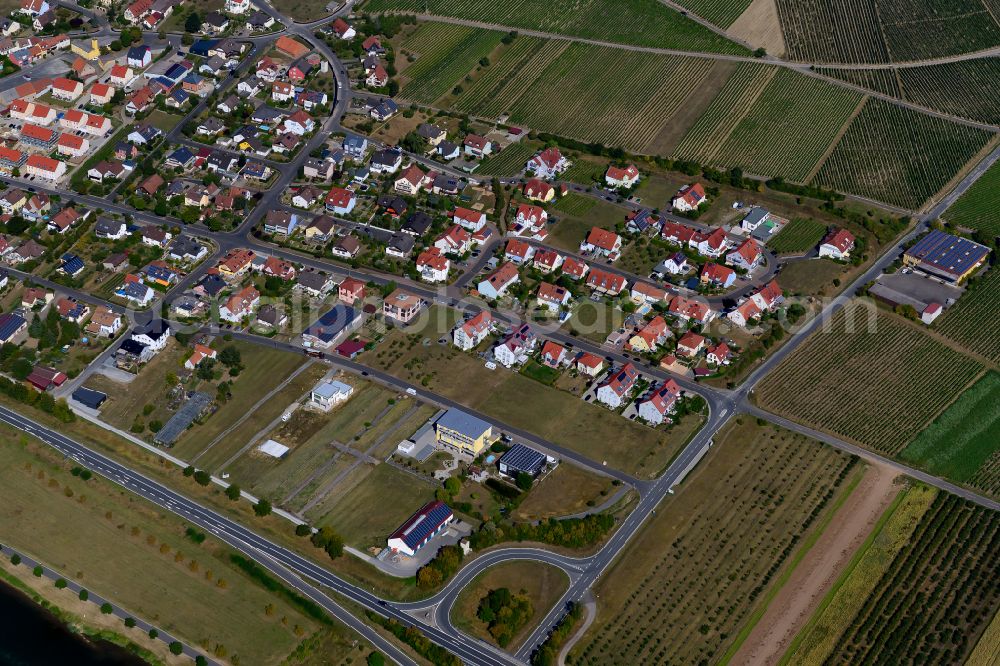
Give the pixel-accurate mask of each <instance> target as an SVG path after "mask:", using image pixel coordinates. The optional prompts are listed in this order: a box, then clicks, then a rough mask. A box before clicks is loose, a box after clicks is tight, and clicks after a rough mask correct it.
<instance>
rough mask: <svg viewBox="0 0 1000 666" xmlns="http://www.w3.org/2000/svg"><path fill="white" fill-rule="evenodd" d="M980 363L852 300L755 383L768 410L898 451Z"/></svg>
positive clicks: (880, 448)
mask: <svg viewBox="0 0 1000 666" xmlns="http://www.w3.org/2000/svg"><path fill="white" fill-rule="evenodd" d="M981 371H982V366H981V365H980V364H979V363H977V362H976V361H974V360H972V359H971V358H969V357H967V356H964V355H963V354H961V353H959V352H957V351H955V350H953V349H952V348H950V347H948V346H946V345H944V344H943V343H940V342H938V341H936V340H934V339H933V338H931V337H930V336H928V335H925V334H924V333H923V332H922V331H920V330H918V329H916V328H914V327H913V326H911V325H909V324H908V323H906V322H904V321H902V320H900V319H897V318H896V316H895V315H891V314H887V313H885V312H883V311H881V310H878V309H877V308H876V306H875V305H874V304H871V303H867V302H865V301H857V300H855V301H852V302H850V303H848V304H847V305H846V306H845V307H844V308H842V309H840V310H838V311H837V312H836V314H834V315H833V317H832V318H831V320H830V322H829V323H828V325H826V326H824V327H820V328H819V329H817V331H816V332H814V333H813V334H812V335H811V336H810V337H809V339H808V340H806V341H805V342H804V343H803V344H802V345H800V346H799V348H798V349H796V350H795V352H794V353H792V354H791V355H790V356H789V357H788V358H786V359H785V360H784V361H783V362H782V363H781V364H780V365H779V366H778V367H777V368H776V369H775V370H774V371H773V372H772V373H771V374H770V375H768V376H767V377H766V378H765V379H764V381H763V382H762V383H761V385H760V386H759V387H758V388H757V390H756V394H757V396H756V397H757V401H758V402H759V403H760V405H761V406H762V407H764V408H765V409H770V410H772V411H775V412H777V413H780V414H782V415H785V416H788V417H790V418H793V419H796V420H798V421H802V422H805V423H808V424H810V425H812V426H814V427H818V428H823V429H826V430H829V431H831V432H834V433H837V434H838V435H840V436H842V437H846V438H848V439H850V440H853V441H855V442H858V443H859V444H862V445H864V446H867V447H869V448H871V449H874V450H876V451H880V452H883V453H887V454H890V455H895V454H898V453H899V451H900V450H901V449H902V448H903V447H904V446H905V445H906V444H907V442H909V441H910V440H911V439H912V438H913V437H914V436H916V434H917V433H918V432H920V430H921V429H922V428H923V426H924V424H925V423H927V422H928V421H929V420H930V419H932V418H933V417H934V416H935V415H936V414H937V413H938V412H939V411H940V410H941V409H942V408H943V407H944V406H945V405H946V404H947V403H948V402H949V400H950V399H951V397H952V396H953V395H955V393H956V392H958V391H961V390H962V389H964V387H965V386H966V385H968V384H969V382H971V381H972V380H973V379H974V378H975V377H976V375H978V374H979V373H980V372H981Z"/></svg>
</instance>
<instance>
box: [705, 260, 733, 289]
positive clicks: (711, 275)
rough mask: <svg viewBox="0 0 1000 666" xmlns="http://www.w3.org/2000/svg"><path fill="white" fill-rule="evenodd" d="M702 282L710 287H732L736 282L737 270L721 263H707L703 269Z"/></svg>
mask: <svg viewBox="0 0 1000 666" xmlns="http://www.w3.org/2000/svg"><path fill="white" fill-rule="evenodd" d="M700 279H701V283H702V284H704V285H708V286H710V287H722V288H723V289H725V288H726V287H731V286H732V285H733V283H734V282H736V271H734V270H733V269H732V268H728V267H726V266H720V265H719V264H713V263H711V262H710V263H707V264H705V266H704V267H702V269H701V278H700Z"/></svg>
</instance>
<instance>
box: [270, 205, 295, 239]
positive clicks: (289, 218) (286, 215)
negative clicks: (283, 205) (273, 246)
mask: <svg viewBox="0 0 1000 666" xmlns="http://www.w3.org/2000/svg"><path fill="white" fill-rule="evenodd" d="M298 223H299V216H298V215H296V214H295V213H292V212H289V211H287V210H269V211H267V216H266V217H265V218H264V233H265V234H278V235H281V236H291V235H292V234H293V233H295V227H296V226H298Z"/></svg>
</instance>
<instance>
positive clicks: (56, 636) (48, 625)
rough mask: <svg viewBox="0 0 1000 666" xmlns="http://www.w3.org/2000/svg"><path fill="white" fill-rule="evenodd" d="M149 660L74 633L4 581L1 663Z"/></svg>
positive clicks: (106, 665)
mask: <svg viewBox="0 0 1000 666" xmlns="http://www.w3.org/2000/svg"><path fill="white" fill-rule="evenodd" d="M94 610H95V611H96V610H97V607H96V606H95V607H94ZM145 663H146V662H144V661H143V660H142V659H140V658H139V657H137V656H135V655H134V654H132V653H131V652H129V651H127V650H125V649H124V648H121V647H118V646H117V645H114V644H111V643H106V642H103V641H90V640H87V639H85V638H83V637H81V636H79V635H77V634H74V633H73V632H71V631H69V630H68V629H67V628H66V626H65V625H63V624H62V623H61V622H60V621H59V620H58V619H56V617H55V616H53V615H52V614H51V613H49V612H48V611H47V610H45V609H44V608H42V607H41V606H39V605H38V604H36V603H35V602H34V601H32V600H31V599H30V598H28V597H27V596H25V595H24V594H23V593H21V591H20V590H16V589H14V588H13V587H10V586H9V585H8V584H7V583H6V582H3V581H0V666H36V665H38V666H41V665H43V664H44V665H45V666H49V665H50V664H73V666H140V665H142V664H145Z"/></svg>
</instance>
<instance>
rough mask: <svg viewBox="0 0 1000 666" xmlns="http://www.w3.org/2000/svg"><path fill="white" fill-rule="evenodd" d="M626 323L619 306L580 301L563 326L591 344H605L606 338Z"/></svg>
mask: <svg viewBox="0 0 1000 666" xmlns="http://www.w3.org/2000/svg"><path fill="white" fill-rule="evenodd" d="M624 323H625V313H624V312H622V310H621V308H619V307H617V306H611V305H608V304H607V303H605V302H603V301H601V302H599V303H595V302H594V301H590V300H587V301H580V302H579V303H578V304H576V305H575V306H574V307H573V312H572V314H571V315H570V318H569V319H568V320H566V323H565V324H564V325H563V328H565V329H566V330H567V331H569V332H570V333H573V332H574V331H575V332H576V335H579V336H581V337H583V338H586V339H587V340H590V341H591V342H594V343H597V344H603V343H604V340H605V338H607V337H608V335H609V334H610V333H611V332H612V331H615V330H618V329H620V328H621V327H622V326H623V325H624Z"/></svg>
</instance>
